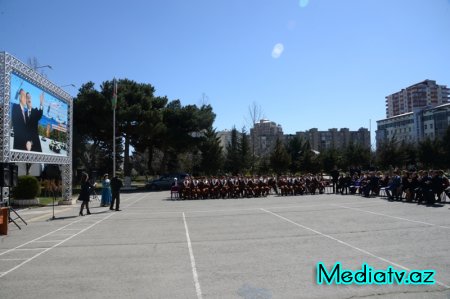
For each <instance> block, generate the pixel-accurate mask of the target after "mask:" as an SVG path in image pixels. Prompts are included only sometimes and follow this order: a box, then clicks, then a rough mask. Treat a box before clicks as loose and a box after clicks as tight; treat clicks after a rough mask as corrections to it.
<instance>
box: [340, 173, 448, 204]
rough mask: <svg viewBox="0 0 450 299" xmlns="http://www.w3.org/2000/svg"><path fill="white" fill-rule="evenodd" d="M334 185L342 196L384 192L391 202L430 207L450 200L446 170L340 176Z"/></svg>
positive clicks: (367, 195) (377, 194)
mask: <svg viewBox="0 0 450 299" xmlns="http://www.w3.org/2000/svg"><path fill="white" fill-rule="evenodd" d="M334 183H336V185H337V189H338V191H339V192H340V193H341V194H344V193H345V194H347V193H351V194H355V193H359V194H361V195H363V196H366V197H369V196H370V195H376V196H379V195H380V193H381V192H382V191H384V193H385V194H384V195H386V196H387V198H388V200H392V201H394V200H395V201H402V200H405V201H407V202H417V203H418V204H421V203H423V202H425V203H426V204H428V205H432V204H434V203H435V202H436V201H437V202H440V201H442V199H443V195H444V194H446V195H447V196H449V197H450V190H449V180H448V178H447V177H446V176H445V175H444V171H442V170H429V171H428V170H420V171H406V170H404V171H399V170H395V171H393V172H392V174H391V173H389V172H386V173H382V172H375V171H371V172H363V173H355V174H354V175H353V176H350V175H348V174H340V175H339V177H338V178H337V180H336V179H335V178H334Z"/></svg>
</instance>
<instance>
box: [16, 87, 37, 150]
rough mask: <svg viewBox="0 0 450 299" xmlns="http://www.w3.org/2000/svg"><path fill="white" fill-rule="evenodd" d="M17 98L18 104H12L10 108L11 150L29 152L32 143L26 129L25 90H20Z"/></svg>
mask: <svg viewBox="0 0 450 299" xmlns="http://www.w3.org/2000/svg"><path fill="white" fill-rule="evenodd" d="M17 97H18V99H19V104H16V103H14V104H13V105H12V108H11V124H12V128H13V130H14V141H13V149H18V150H24V151H30V150H31V144H32V143H31V138H30V134H29V130H28V127H27V122H28V108H27V96H26V92H25V90H23V89H20V90H19V92H18V95H17Z"/></svg>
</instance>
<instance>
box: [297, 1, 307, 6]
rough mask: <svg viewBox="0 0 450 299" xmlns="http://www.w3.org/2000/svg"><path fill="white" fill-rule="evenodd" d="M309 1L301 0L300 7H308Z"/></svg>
mask: <svg viewBox="0 0 450 299" xmlns="http://www.w3.org/2000/svg"><path fill="white" fill-rule="evenodd" d="M308 3H309V0H300V1H299V5H300V7H306V6H308Z"/></svg>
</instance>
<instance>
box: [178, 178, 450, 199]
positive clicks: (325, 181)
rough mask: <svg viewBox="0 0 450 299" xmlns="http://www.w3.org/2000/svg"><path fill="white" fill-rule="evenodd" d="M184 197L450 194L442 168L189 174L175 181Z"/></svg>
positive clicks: (409, 196)
mask: <svg viewBox="0 0 450 299" xmlns="http://www.w3.org/2000/svg"><path fill="white" fill-rule="evenodd" d="M327 188H328V189H327ZM172 189H175V190H176V191H177V192H178V193H179V196H180V198H181V199H217V198H243V197H265V196H267V195H269V194H271V193H272V194H277V195H279V196H288V195H304V194H317V193H318V194H323V193H325V191H326V189H327V192H328V193H336V194H359V195H362V196H365V197H370V196H380V195H385V196H387V198H388V199H389V200H392V201H394V200H405V201H408V202H417V203H418V204H421V203H423V202H424V203H426V204H434V203H435V202H436V201H438V202H439V201H441V200H442V198H444V197H443V194H444V193H445V194H447V196H449V197H450V190H449V180H448V178H447V177H446V176H445V175H444V172H443V171H442V170H434V171H425V170H423V171H417V172H416V171H414V172H412V171H401V172H400V171H398V170H395V171H393V172H392V173H389V172H386V173H382V172H376V171H367V172H363V171H362V172H354V173H352V174H350V173H344V172H338V171H334V172H331V173H330V175H326V176H324V175H322V174H320V175H313V174H306V175H298V176H288V175H284V176H278V177H277V176H220V177H215V176H213V177H192V176H190V177H189V176H188V177H186V178H185V179H184V180H183V182H177V181H176V180H175V182H174V186H173V187H172Z"/></svg>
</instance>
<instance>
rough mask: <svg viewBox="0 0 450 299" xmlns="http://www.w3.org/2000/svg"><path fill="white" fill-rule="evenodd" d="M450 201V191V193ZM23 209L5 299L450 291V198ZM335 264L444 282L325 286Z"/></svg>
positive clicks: (159, 198)
mask: <svg viewBox="0 0 450 299" xmlns="http://www.w3.org/2000/svg"><path fill="white" fill-rule="evenodd" d="M447 200H448V199H447ZM93 204H94V207H93V208H92V209H91V212H92V213H93V215H90V216H84V217H77V216H75V215H77V214H78V209H79V205H77V206H69V207H67V206H66V207H63V206H61V207H57V208H56V209H55V211H56V220H49V218H50V217H51V216H52V214H51V213H52V210H51V208H49V207H45V208H38V209H29V210H22V211H20V212H19V213H20V215H21V216H22V217H24V218H25V219H26V220H28V221H29V225H28V226H25V225H23V224H22V223H20V221H19V222H18V223H19V225H21V227H22V230H18V229H17V228H16V227H15V226H14V225H13V224H10V227H9V228H10V231H9V234H8V236H1V237H0V238H1V239H0V240H1V241H0V294H1V295H0V297H1V298H80V297H85V298H124V297H128V298H358V297H375V298H377V297H380V298H450V254H449V253H450V209H449V208H450V205H449V204H443V205H441V206H436V207H426V206H418V205H417V204H411V203H401V202H388V201H386V200H385V199H382V198H370V199H367V198H363V197H359V196H352V195H348V196H341V195H327V194H324V195H304V196H292V197H278V196H273V195H271V196H269V197H267V198H248V199H247V198H245V199H226V200H223V199H217V200H191V201H172V200H170V199H169V192H151V193H131V194H122V207H121V208H122V211H120V212H113V211H109V210H108V209H107V208H100V207H98V203H96V202H94V203H93ZM318 262H322V263H324V264H325V265H326V266H327V268H331V266H333V265H334V264H335V263H337V262H340V263H341V265H342V267H343V268H345V269H351V270H353V271H355V270H359V269H361V267H362V265H363V264H364V263H367V264H368V265H370V267H372V268H374V269H376V270H385V269H386V268H387V267H389V266H391V267H392V268H394V269H395V270H398V271H401V270H407V271H410V270H413V269H416V270H426V269H432V270H435V271H436V275H435V277H434V279H435V280H436V284H434V285H428V286H426V285H421V286H418V285H327V284H324V285H318V284H317V283H316V266H317V263H318Z"/></svg>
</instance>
